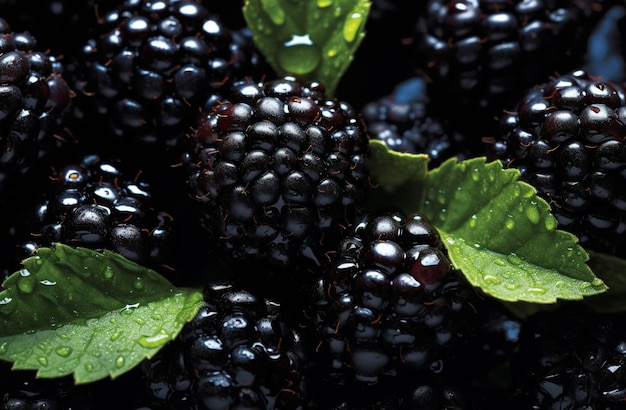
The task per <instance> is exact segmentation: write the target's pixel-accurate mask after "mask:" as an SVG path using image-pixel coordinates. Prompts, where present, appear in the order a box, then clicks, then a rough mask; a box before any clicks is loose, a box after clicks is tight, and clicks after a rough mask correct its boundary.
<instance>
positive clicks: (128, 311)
mask: <svg viewBox="0 0 626 410" xmlns="http://www.w3.org/2000/svg"><path fill="white" fill-rule="evenodd" d="M138 307H139V303H135V304H133V305H126V306H124V307H123V308H122V309H121V310H120V314H122V315H125V316H128V315H130V314H132V313H133V310H135V309H136V308H138Z"/></svg>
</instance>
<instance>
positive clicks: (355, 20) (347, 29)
mask: <svg viewBox="0 0 626 410" xmlns="http://www.w3.org/2000/svg"><path fill="white" fill-rule="evenodd" d="M362 24H363V15H362V14H361V13H352V14H351V15H350V16H349V17H348V19H347V20H346V22H345V24H344V26H343V38H344V39H345V40H346V41H347V42H348V43H351V42H353V41H354V39H355V38H356V36H357V34H358V33H359V28H360V27H361V25H362Z"/></svg>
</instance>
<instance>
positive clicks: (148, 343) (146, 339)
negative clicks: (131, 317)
mask: <svg viewBox="0 0 626 410" xmlns="http://www.w3.org/2000/svg"><path fill="white" fill-rule="evenodd" d="M168 340H170V337H169V335H166V334H163V333H159V334H157V335H154V336H141V337H140V338H139V339H137V343H139V344H140V345H141V346H143V347H145V348H147V349H153V348H156V347H160V346H163V345H164V344H165V343H167V341H168Z"/></svg>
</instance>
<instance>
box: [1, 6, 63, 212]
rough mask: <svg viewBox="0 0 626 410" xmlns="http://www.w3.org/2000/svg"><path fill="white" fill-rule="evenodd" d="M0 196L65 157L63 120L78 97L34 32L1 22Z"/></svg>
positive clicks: (7, 198)
mask: <svg viewBox="0 0 626 410" xmlns="http://www.w3.org/2000/svg"><path fill="white" fill-rule="evenodd" d="M0 33H2V36H1V37H0V193H2V195H1V199H0V203H1V202H5V201H11V200H12V199H11V197H10V195H9V193H8V189H14V188H15V187H16V186H17V185H19V184H20V181H21V180H22V179H23V178H24V177H25V176H27V175H28V174H29V173H31V172H32V170H33V169H34V168H35V167H37V166H41V165H42V163H43V162H44V161H48V160H49V159H50V156H51V154H52V153H53V152H57V151H60V148H61V147H60V145H61V141H60V140H61V139H62V138H63V137H58V136H59V135H61V134H62V132H61V126H62V124H63V119H64V116H65V114H66V113H67V111H68V107H69V106H70V99H71V96H72V93H71V91H70V88H69V86H68V85H67V83H66V82H65V79H64V77H63V66H62V64H61V62H60V61H59V60H58V59H57V58H56V57H54V56H52V55H49V54H47V53H46V52H45V51H44V50H41V49H39V47H38V44H37V39H35V37H33V36H32V35H31V34H30V33H29V32H13V31H12V30H11V27H10V26H9V23H8V22H7V21H6V20H4V19H2V18H0Z"/></svg>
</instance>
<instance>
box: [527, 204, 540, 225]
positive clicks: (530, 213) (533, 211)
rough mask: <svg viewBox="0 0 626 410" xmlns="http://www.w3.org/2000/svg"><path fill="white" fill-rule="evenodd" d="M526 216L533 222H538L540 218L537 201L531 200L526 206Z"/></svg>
mask: <svg viewBox="0 0 626 410" xmlns="http://www.w3.org/2000/svg"><path fill="white" fill-rule="evenodd" d="M526 217H527V218H528V220H529V221H530V222H531V223H533V224H535V225H536V224H538V223H539V221H540V220H541V214H540V213H539V209H538V208H537V202H535V201H531V202H530V205H529V206H528V207H527V208H526Z"/></svg>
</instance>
